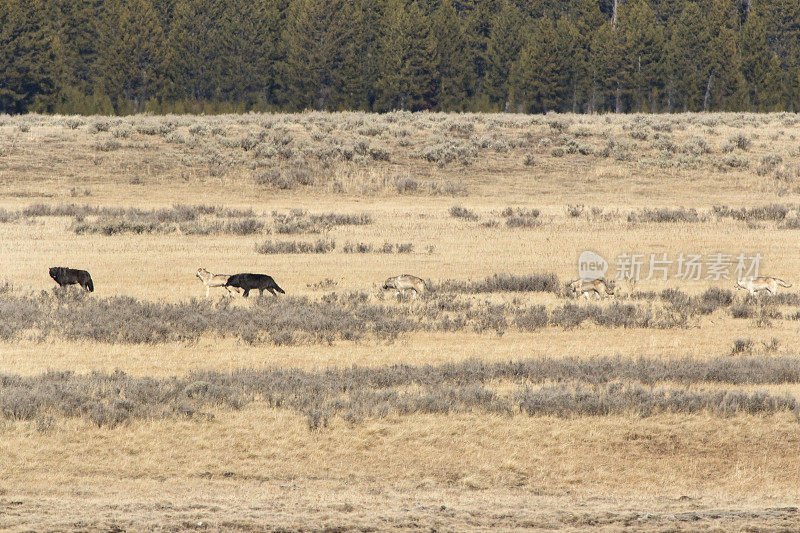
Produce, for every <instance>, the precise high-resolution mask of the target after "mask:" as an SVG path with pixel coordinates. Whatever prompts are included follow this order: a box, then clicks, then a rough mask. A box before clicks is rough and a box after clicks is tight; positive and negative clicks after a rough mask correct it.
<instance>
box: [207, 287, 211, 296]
mask: <svg viewBox="0 0 800 533" xmlns="http://www.w3.org/2000/svg"><path fill="white" fill-rule="evenodd" d="M210 291H211V287H209V286H208V285H206V298H208V296H209V295H210V294H211V292H210Z"/></svg>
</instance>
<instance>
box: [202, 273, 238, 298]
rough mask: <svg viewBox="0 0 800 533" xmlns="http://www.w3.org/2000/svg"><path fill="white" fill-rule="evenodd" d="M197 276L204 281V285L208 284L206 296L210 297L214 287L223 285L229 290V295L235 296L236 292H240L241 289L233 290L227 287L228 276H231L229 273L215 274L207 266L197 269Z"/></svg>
mask: <svg viewBox="0 0 800 533" xmlns="http://www.w3.org/2000/svg"><path fill="white" fill-rule="evenodd" d="M197 277H198V278H200V281H202V282H203V285H205V286H206V298H208V294H209V291H210V290H211V288H212V287H222V288H223V289H225V290H226V291H228V295H229V296H233V295H234V292H238V291H239V289H237V288H235V287H234V289H233V291H232V290H231V288H230V287H226V286H225V283H227V281H228V278H230V276H229V275H228V274H213V273H212V272H209V271H208V270H206V269H205V268H198V269H197Z"/></svg>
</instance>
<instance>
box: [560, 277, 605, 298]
mask: <svg viewBox="0 0 800 533" xmlns="http://www.w3.org/2000/svg"><path fill="white" fill-rule="evenodd" d="M568 287H569V290H571V291H572V293H573V294H575V295H578V294H583V295H584V296H585V297H586V299H587V300H588V299H589V294H590V293H593V294H596V295H597V297H598V298H602V297H603V296H608V295H612V294H614V286H613V284H612V282H606V280H604V279H590V280H586V279H578V280H575V281H573V282H572V283H570V284H569V285H568Z"/></svg>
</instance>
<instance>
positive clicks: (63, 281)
mask: <svg viewBox="0 0 800 533" xmlns="http://www.w3.org/2000/svg"><path fill="white" fill-rule="evenodd" d="M196 275H197V277H198V278H199V279H200V281H202V282H203V285H204V286H205V288H206V298H208V297H209V296H210V291H211V289H212V288H222V289H225V290H226V291H227V295H228V296H231V297H233V296H234V295H236V294H239V291H241V295H242V296H243V297H245V298H247V297H248V296H249V295H250V291H252V290H256V289H257V290H258V291H259V295H261V296H263V295H264V291H267V292H269V293H270V294H272V295H273V296H277V295H278V293H281V294H286V291H284V290H283V289H281V288H280V286H278V284H277V283H276V282H275V280H274V279H273V278H272V276H269V275H267V274H253V273H250V272H243V273H240V274H215V273H213V272H211V271H209V270H207V269H205V268H203V267H200V268H198V269H197V273H196ZM50 277H51V278H53V280H55V282H56V283H58V285H59V286H61V287H65V286H67V285H80V286H81V287H82V288H83V289H84V290H86V291H88V292H93V291H94V282H93V281H92V276H91V275H90V274H89V272H87V271H86V270H81V269H77V268H69V267H52V268H50ZM614 286H615V284H614V282H613V281H610V280H609V281H607V280H605V279H602V278H601V279H577V280H575V281H572V282H569V283H568V284H567V289H568V290H569V292H571V293H572V294H573V295H574V296H581V295H583V296H584V297H585V298H586V299H587V300H588V299H589V298H591V297H596V298H598V299H602V298H605V297H606V296H614V294H615V292H614ZM791 286H792V285H791V284H790V283H786V282H785V281H784V280H782V279H780V278H776V277H772V276H756V277H747V278H741V279H739V280H738V281H737V282H736V285H735V288H737V289H744V290H746V291H747V292H748V293H750V294H751V295H756V294H757V293H759V292H762V291H766V292H767V293H768V294H769V295H770V296H772V295H774V294H776V293H777V292H778V287H791ZM382 289H383V290H394V291H395V295H397V296H400V295H403V296H405V295H406V294H407V293H408V292H411V294H412V295H413V297H414V298H416V297H417V296H420V295H422V294H424V293H425V291H426V290H427V285H426V284H425V280H423V279H422V278H419V277H417V276H412V275H411V274H401V275H399V276H394V277H391V278H388V279H387V280H386V281H385V282H384V283H383V286H382Z"/></svg>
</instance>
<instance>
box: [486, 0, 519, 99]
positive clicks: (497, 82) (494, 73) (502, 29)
mask: <svg viewBox="0 0 800 533" xmlns="http://www.w3.org/2000/svg"><path fill="white" fill-rule="evenodd" d="M491 28H492V29H491V33H490V35H489V40H488V43H487V45H486V92H487V94H488V97H489V101H490V102H491V103H492V105H493V106H495V108H499V109H507V107H508V106H509V105H510V102H509V80H508V79H509V75H510V73H511V66H512V65H513V64H514V62H515V61H516V60H517V56H518V55H519V52H520V48H521V42H522V14H521V12H520V10H519V9H518V8H517V6H516V5H514V4H513V3H511V2H510V1H504V2H503V3H502V5H501V7H500V10H499V11H498V12H497V13H496V14H495V16H494V17H493V18H492V24H491Z"/></svg>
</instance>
